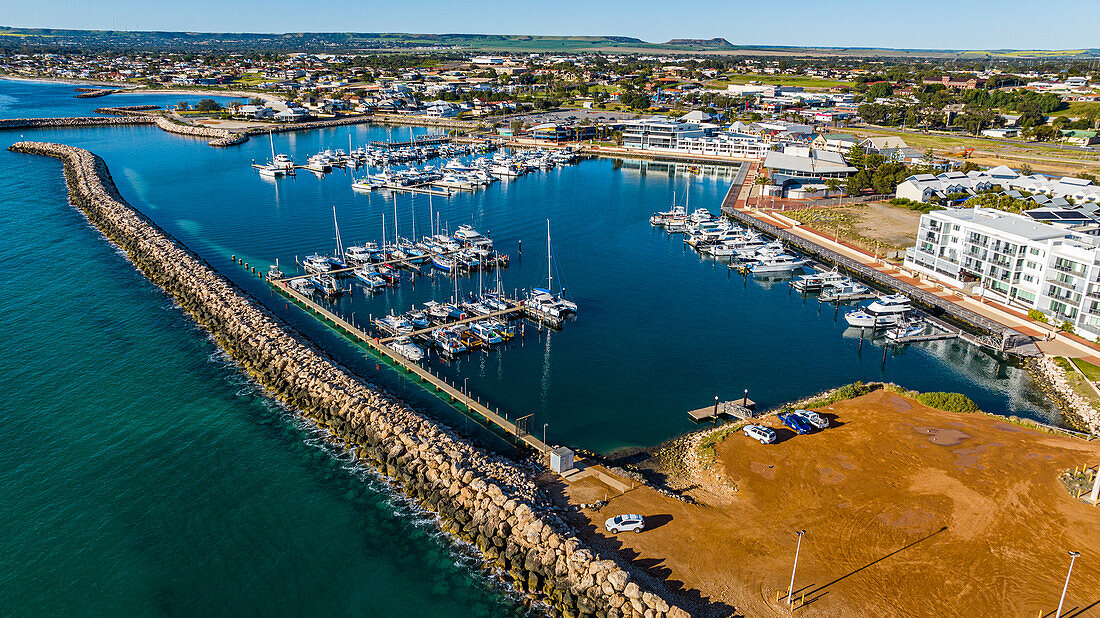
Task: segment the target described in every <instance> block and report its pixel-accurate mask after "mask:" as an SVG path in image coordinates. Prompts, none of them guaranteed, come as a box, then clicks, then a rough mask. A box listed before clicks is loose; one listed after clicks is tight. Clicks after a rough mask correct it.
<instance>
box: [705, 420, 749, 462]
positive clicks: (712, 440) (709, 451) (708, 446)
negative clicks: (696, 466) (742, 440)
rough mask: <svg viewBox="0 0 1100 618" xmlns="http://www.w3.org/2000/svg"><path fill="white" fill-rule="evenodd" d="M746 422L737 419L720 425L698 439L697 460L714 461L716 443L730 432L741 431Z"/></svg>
mask: <svg viewBox="0 0 1100 618" xmlns="http://www.w3.org/2000/svg"><path fill="white" fill-rule="evenodd" d="M747 424H748V423H747V422H746V421H739V422H736V423H730V424H728V425H722V426H721V427H719V428H718V429H715V430H714V431H712V432H710V433H708V434H707V435H705V436H703V439H702V440H700V441H699V445H698V446H697V447H696V448H695V451H696V454H697V455H698V456H699V462H700V463H702V464H704V465H710V462H712V461H714V457H715V456H716V455H717V454H718V445H719V444H721V443H722V441H724V440H725V439H726V438H728V437H730V436H731V435H732V434H734V433H737V432H738V431H741V428H742V427H744V426H745V425H747Z"/></svg>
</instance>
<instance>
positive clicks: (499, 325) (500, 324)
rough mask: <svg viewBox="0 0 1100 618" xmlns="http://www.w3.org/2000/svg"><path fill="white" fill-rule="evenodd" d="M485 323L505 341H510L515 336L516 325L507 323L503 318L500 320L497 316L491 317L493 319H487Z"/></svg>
mask: <svg viewBox="0 0 1100 618" xmlns="http://www.w3.org/2000/svg"><path fill="white" fill-rule="evenodd" d="M486 324H488V325H489V326H491V327H492V328H493V330H495V331H496V332H497V333H499V334H500V336H501V338H502V339H504V340H505V341H511V340H512V339H515V337H516V325H515V324H509V323H508V322H505V321H504V320H501V319H499V318H493V319H491V320H489V321H487V322H486Z"/></svg>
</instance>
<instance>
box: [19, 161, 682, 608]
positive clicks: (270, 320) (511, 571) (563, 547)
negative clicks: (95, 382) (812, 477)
mask: <svg viewBox="0 0 1100 618" xmlns="http://www.w3.org/2000/svg"><path fill="white" fill-rule="evenodd" d="M10 150H12V151H14V152H21V153H28V154H38V155H45V156H50V157H55V158H59V159H61V160H62V161H63V162H64V164H65V177H66V181H67V184H68V188H69V197H70V200H71V202H72V203H73V205H74V206H76V207H77V208H79V209H80V210H81V211H82V212H83V213H84V214H85V216H87V218H88V219H89V221H91V222H92V223H93V224H94V225H95V226H96V227H97V228H98V229H99V230H100V231H101V232H102V233H103V234H104V235H105V236H107V238H109V239H110V240H111V241H112V242H114V243H115V244H117V245H118V246H119V247H120V248H122V249H123V250H124V251H125V252H126V253H127V255H128V256H129V259H130V260H131V261H132V262H133V263H134V265H135V266H137V268H138V269H139V270H141V271H142V273H144V275H145V276H146V277H148V278H149V279H150V280H152V281H154V282H155V283H157V284H158V285H159V286H161V287H162V288H163V289H164V290H165V291H166V292H167V293H168V294H170V295H171V296H172V297H173V298H174V300H175V302H177V303H178V304H179V305H180V306H181V307H182V308H183V309H185V310H186V311H187V312H189V313H190V314H191V315H192V316H193V317H194V319H195V320H196V321H197V322H198V323H199V324H201V325H202V326H203V327H204V328H206V329H208V330H209V331H210V332H211V333H212V335H213V336H214V338H215V339H216V340H217V342H218V344H219V345H220V346H221V347H222V348H223V349H225V350H226V351H227V352H228V353H229V354H231V355H232V356H233V358H234V359H236V361H237V362H238V363H239V364H240V366H241V367H242V368H243V369H244V370H245V371H247V372H248V373H249V375H250V376H252V378H253V379H255V380H256V381H257V382H259V383H260V384H262V385H263V387H264V388H265V389H266V391H267V392H268V394H269V395H271V396H273V397H276V398H278V399H280V400H282V401H284V402H286V403H287V404H289V405H291V406H293V407H294V408H295V409H296V410H297V411H298V412H299V413H300V414H301V415H302V416H304V417H307V418H309V419H312V421H313V422H315V423H316V424H317V425H318V426H320V427H322V428H325V429H326V430H328V431H329V433H330V435H331V436H332V439H333V440H335V441H337V442H339V443H341V444H342V445H343V446H344V447H345V448H346V449H348V451H349V452H352V453H353V454H354V455H355V456H356V457H357V458H358V459H359V460H361V461H362V462H363V463H365V464H369V465H372V466H374V467H375V468H376V469H378V470H379V471H380V472H381V473H383V474H384V475H385V476H386V477H388V478H389V479H390V480H391V481H392V483H393V484H394V485H395V487H398V488H400V489H401V490H402V491H404V492H405V493H407V494H408V495H410V496H413V497H415V498H416V499H417V501H418V502H419V503H420V504H421V505H422V506H424V507H425V508H427V509H430V510H432V511H435V512H436V513H438V515H439V519H440V526H441V527H442V528H443V529H444V530H446V531H448V532H450V533H452V534H454V535H456V536H458V537H460V538H462V539H465V540H467V541H469V542H470V543H472V544H474V545H476V547H477V548H478V549H479V550H480V551H481V553H482V555H483V557H484V559H485V560H486V562H487V563H488V564H490V565H492V566H493V567H495V568H496V569H497V572H498V573H499V574H500V576H501V577H502V578H504V579H505V580H506V581H509V582H511V583H512V585H514V586H515V588H517V589H518V590H520V591H523V592H525V593H527V594H528V595H530V597H531V598H532V599H535V600H539V601H542V602H544V603H545V604H546V606H547V607H548V608H550V609H549V610H548V611H549V612H550V613H551V614H556V615H557V614H560V615H563V616H599V617H601V618H602V617H618V616H639V617H640V616H644V617H647V618H649V617H660V616H674V617H677V618H680V617H683V616H687V615H689V614H688V613H687V612H686V611H684V610H683V609H680V608H678V607H675V606H672V605H671V604H670V603H669V602H668V601H667V600H666V598H665V597H666V596H667V593H666V592H665V591H657V590H654V589H645V588H643V586H640V585H639V583H638V582H637V581H635V578H634V577H633V576H632V575H631V574H630V573H628V572H627V571H625V570H623V569H622V568H620V567H619V566H618V565H617V564H616V563H615V562H614V561H612V560H604V559H601V557H600V556H599V555H598V554H597V553H596V552H595V551H594V550H593V549H591V548H589V547H586V546H585V544H584V543H582V542H581V541H580V540H579V539H578V538H577V536H576V535H575V534H574V533H573V531H572V530H571V529H570V527H569V525H568V524H566V523H565V522H564V521H563V520H562V519H561V518H560V517H559V516H558V515H557V514H556V513H555V512H554V510H553V506H552V502H551V500H550V499H549V498H548V497H547V496H546V495H545V494H544V493H543V492H542V491H541V490H540V489H539V488H538V486H537V485H536V484H535V482H534V477H535V475H536V474H538V473H539V471H538V470H534V469H531V467H527V466H524V465H520V464H517V463H516V462H514V461H512V460H509V459H507V458H504V457H500V456H497V455H495V454H492V453H490V452H488V451H485V450H483V449H479V448H477V447H475V446H473V445H471V444H469V443H468V442H467V441H465V440H463V439H462V438H461V437H460V436H458V435H457V434H456V433H455V432H454V431H453V430H452V429H450V428H449V427H446V426H444V425H441V424H440V423H438V422H436V421H434V420H432V419H430V418H427V417H425V416H424V415H422V414H420V413H419V412H417V411H416V410H413V409H412V408H410V407H408V406H407V405H406V404H404V403H403V402H401V401H399V400H397V399H395V398H393V397H391V396H389V395H387V394H386V393H383V392H381V391H379V390H377V389H376V388H373V387H372V386H370V385H369V384H367V383H366V382H364V381H363V380H361V379H360V378H358V377H356V376H355V375H353V374H352V373H351V372H350V371H348V370H347V369H345V368H344V367H342V366H341V365H339V364H338V363H336V362H335V361H334V360H332V359H330V358H328V357H327V356H326V355H325V354H324V352H322V351H321V350H320V349H318V348H317V347H316V346H314V345H313V344H312V343H311V342H310V341H309V340H308V339H306V338H305V337H303V336H302V335H300V334H298V333H297V332H295V331H294V330H293V329H291V328H290V327H289V326H287V325H286V324H284V323H283V322H282V321H281V320H279V318H277V317H276V316H275V315H274V314H272V313H271V312H270V311H268V310H267V309H266V308H264V307H263V306H262V305H261V304H259V303H258V302H256V301H255V300H254V299H252V298H251V297H250V296H248V294H247V293H245V292H244V291H242V290H241V289H239V288H238V287H236V286H235V285H234V284H232V283H231V282H229V281H228V280H227V279H225V278H224V277H222V276H221V275H220V274H218V273H217V272H216V271H215V270H214V269H213V268H211V267H210V266H209V265H208V264H206V263H205V262H204V261H203V260H202V259H201V258H199V257H198V256H196V255H195V254H193V253H191V252H190V251H188V250H187V249H186V248H184V247H183V246H182V245H181V244H180V243H178V242H176V241H175V239H173V238H172V237H171V236H170V235H168V234H167V233H165V232H164V231H163V230H161V229H160V228H158V227H157V226H156V225H155V224H154V223H153V222H152V221H150V220H149V219H147V218H146V217H145V216H144V215H142V214H140V213H138V212H137V211H136V210H134V209H133V208H131V207H130V206H129V205H128V204H127V203H126V202H125V200H123V199H122V197H121V195H119V193H118V191H117V189H116V188H115V185H114V182H113V181H112V180H111V176H110V172H109V171H108V169H107V166H106V164H105V163H104V161H103V160H102V159H101V158H99V157H98V156H96V155H94V154H92V153H91V152H88V151H87V150H83V149H79V148H74V147H71V146H64V145H60V144H48V143H40V142H19V143H17V144H14V145H12V146H11V147H10Z"/></svg>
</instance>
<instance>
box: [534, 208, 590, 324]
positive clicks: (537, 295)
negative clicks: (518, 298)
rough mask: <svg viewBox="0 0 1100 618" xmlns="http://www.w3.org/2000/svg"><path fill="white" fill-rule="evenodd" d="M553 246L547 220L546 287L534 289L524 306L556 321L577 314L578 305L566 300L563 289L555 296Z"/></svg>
mask: <svg viewBox="0 0 1100 618" xmlns="http://www.w3.org/2000/svg"><path fill="white" fill-rule="evenodd" d="M553 255H554V252H553V245H552V244H551V240H550V220H549V219H547V220H546V287H545V288H534V289H533V290H531V292H530V294H528V296H527V300H526V301H524V304H525V305H526V306H527V308H529V309H531V310H532V311H534V312H535V313H537V314H540V315H544V316H547V317H551V318H554V319H560V318H563V317H565V316H567V315H570V314H573V315H575V314H576V313H577V304H576V303H574V302H572V301H569V300H566V299H565V298H564V296H563V294H564V293H565V289H564V288H562V290H561V293H559V294H555V293H554V292H553V291H552V290H553V289H554V264H553Z"/></svg>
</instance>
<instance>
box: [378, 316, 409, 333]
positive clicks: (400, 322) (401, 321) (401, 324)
mask: <svg viewBox="0 0 1100 618" xmlns="http://www.w3.org/2000/svg"><path fill="white" fill-rule="evenodd" d="M374 324H375V326H377V327H378V328H379V330H381V331H383V332H385V333H388V334H391V335H407V334H409V333H411V332H413V330H414V329H413V325H412V323H411V322H409V321H408V320H406V319H405V318H404V317H403V316H399V315H395V314H394V313H393V312H392V311H391V312H390V314H389V315H387V316H385V317H382V318H375V319H374Z"/></svg>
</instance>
